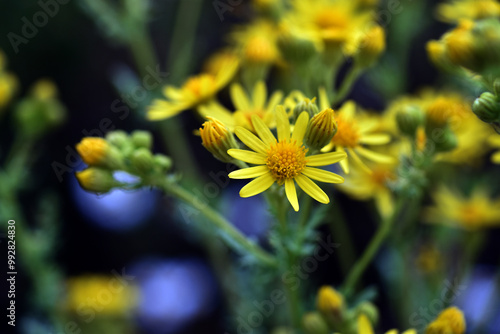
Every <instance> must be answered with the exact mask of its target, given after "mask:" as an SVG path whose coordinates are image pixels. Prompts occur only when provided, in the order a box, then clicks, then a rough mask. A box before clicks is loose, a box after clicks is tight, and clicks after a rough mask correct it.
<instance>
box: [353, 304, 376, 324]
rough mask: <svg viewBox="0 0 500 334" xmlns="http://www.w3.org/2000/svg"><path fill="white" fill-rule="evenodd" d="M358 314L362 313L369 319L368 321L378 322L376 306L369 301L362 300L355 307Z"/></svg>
mask: <svg viewBox="0 0 500 334" xmlns="http://www.w3.org/2000/svg"><path fill="white" fill-rule="evenodd" d="M356 311H357V312H358V314H364V315H366V316H367V317H368V319H369V320H370V323H372V324H376V323H377V322H378V318H379V314H378V310H377V307H376V306H375V305H373V303H370V302H362V303H361V304H359V305H358V306H357V308H356Z"/></svg>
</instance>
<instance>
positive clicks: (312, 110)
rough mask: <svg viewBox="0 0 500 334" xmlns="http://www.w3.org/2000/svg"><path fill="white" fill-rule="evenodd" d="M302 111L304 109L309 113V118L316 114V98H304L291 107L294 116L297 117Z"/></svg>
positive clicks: (317, 111) (317, 110)
mask: <svg viewBox="0 0 500 334" xmlns="http://www.w3.org/2000/svg"><path fill="white" fill-rule="evenodd" d="M303 111H306V112H307V113H308V114H309V119H311V118H313V117H314V116H315V115H317V114H318V113H319V109H318V106H317V105H316V98H313V99H312V100H309V99H307V98H306V99H304V100H302V101H300V102H299V103H297V104H296V105H295V107H294V108H293V116H294V118H295V119H298V118H299V115H300V114H302V112H303Z"/></svg>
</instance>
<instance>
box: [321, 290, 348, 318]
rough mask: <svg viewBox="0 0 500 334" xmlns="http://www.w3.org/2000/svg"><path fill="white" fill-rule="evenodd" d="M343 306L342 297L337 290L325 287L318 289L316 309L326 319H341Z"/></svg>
mask: <svg viewBox="0 0 500 334" xmlns="http://www.w3.org/2000/svg"><path fill="white" fill-rule="evenodd" d="M344 306H345V305H344V296H342V295H341V294H340V293H339V292H338V291H337V290H335V289H334V288H332V287H331V286H326V285H325V286H322V287H321V288H320V289H319V291H318V298H317V301H316V308H317V309H318V310H319V311H320V312H321V313H322V314H323V315H325V316H326V317H327V318H330V317H332V316H333V317H334V318H337V319H339V318H341V316H342V312H343V310H344Z"/></svg>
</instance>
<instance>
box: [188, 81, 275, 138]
mask: <svg viewBox="0 0 500 334" xmlns="http://www.w3.org/2000/svg"><path fill="white" fill-rule="evenodd" d="M230 94H231V100H232V102H233V104H234V106H235V108H236V111H235V112H234V113H232V112H231V111H229V110H227V109H226V108H225V107H224V106H222V105H221V104H220V103H218V102H217V101H213V102H211V103H209V104H206V105H202V106H200V107H199V108H198V112H199V113H200V114H201V116H203V117H204V118H207V117H214V118H217V119H218V120H219V121H221V122H222V123H224V125H225V126H227V127H228V129H230V130H231V131H234V129H235V128H236V127H237V126H242V127H244V128H246V129H248V130H250V131H252V132H254V133H255V129H254V127H253V124H252V116H253V115H256V116H258V117H259V118H260V119H262V120H263V121H264V123H265V124H266V125H267V126H268V127H269V128H275V127H276V123H275V121H274V114H273V110H274V109H275V108H276V106H277V105H278V104H279V103H280V102H281V100H282V99H283V93H282V92H281V91H276V92H274V93H273V94H271V96H269V100H268V94H267V88H266V84H265V83H264V81H259V82H257V83H256V84H255V87H254V89H253V92H252V94H251V95H250V94H247V93H246V92H245V90H244V89H243V87H242V86H241V85H240V84H238V83H234V84H232V85H231V88H230Z"/></svg>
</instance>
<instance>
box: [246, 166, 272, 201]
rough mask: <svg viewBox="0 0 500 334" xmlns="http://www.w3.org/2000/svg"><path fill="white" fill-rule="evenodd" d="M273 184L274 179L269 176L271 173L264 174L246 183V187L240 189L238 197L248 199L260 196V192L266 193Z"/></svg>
mask: <svg viewBox="0 0 500 334" xmlns="http://www.w3.org/2000/svg"><path fill="white" fill-rule="evenodd" d="M273 183H274V178H273V177H272V176H271V173H270V172H269V173H266V174H264V175H262V176H259V177H258V178H256V179H255V180H253V181H251V182H250V183H248V184H247V185H246V186H244V187H243V188H241V190H240V196H241V197H250V196H255V195H257V194H260V193H261V192H264V191H266V190H267V189H269V187H270V186H272V185H273Z"/></svg>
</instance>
